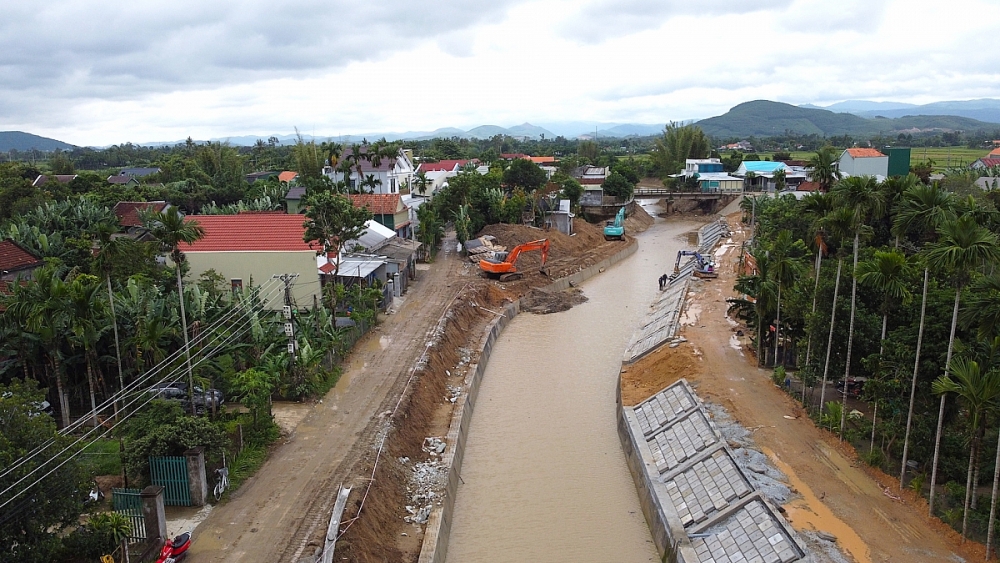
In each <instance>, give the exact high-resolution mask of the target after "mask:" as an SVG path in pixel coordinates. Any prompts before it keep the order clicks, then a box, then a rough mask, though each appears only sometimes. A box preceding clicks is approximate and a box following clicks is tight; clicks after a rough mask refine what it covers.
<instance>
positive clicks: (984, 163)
mask: <svg viewBox="0 0 1000 563" xmlns="http://www.w3.org/2000/svg"><path fill="white" fill-rule="evenodd" d="M969 168H972V169H974V170H984V169H986V168H1000V157H997V158H990V157H983V158H979V159H976V161H975V162H973V163H972V164H970V165H969Z"/></svg>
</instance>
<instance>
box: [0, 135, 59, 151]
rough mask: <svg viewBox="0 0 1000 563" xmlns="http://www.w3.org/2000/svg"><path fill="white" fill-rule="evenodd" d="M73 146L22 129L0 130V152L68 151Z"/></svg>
mask: <svg viewBox="0 0 1000 563" xmlns="http://www.w3.org/2000/svg"><path fill="white" fill-rule="evenodd" d="M75 148H76V147H75V146H73V145H71V144H69V143H64V142H62V141H57V140H55V139H50V138H48V137H40V136H38V135H32V134H31V133H24V132H22V131H0V152H7V151H9V150H12V149H13V150H17V151H30V150H31V149H35V150H40V151H54V150H64V151H68V150H73V149H75Z"/></svg>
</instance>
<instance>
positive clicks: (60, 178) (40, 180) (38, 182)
mask: <svg viewBox="0 0 1000 563" xmlns="http://www.w3.org/2000/svg"><path fill="white" fill-rule="evenodd" d="M49 180H54V181H56V182H59V183H60V184H68V183H70V182H72V181H73V180H76V174H49V175H45V174H39V175H38V177H37V178H35V181H34V182H32V183H31V185H32V187H35V188H40V187H42V186H44V185H45V183H46V182H48V181H49Z"/></svg>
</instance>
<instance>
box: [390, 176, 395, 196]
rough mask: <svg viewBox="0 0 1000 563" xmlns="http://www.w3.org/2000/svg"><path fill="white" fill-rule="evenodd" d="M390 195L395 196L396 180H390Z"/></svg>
mask: <svg viewBox="0 0 1000 563" xmlns="http://www.w3.org/2000/svg"><path fill="white" fill-rule="evenodd" d="M389 193H393V194H394V193H396V179H395V178H390V179H389Z"/></svg>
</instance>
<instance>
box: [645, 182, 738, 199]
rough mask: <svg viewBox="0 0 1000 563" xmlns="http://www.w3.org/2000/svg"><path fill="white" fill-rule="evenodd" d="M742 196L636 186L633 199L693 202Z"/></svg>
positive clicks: (732, 193) (731, 193)
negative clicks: (654, 198)
mask: <svg viewBox="0 0 1000 563" xmlns="http://www.w3.org/2000/svg"><path fill="white" fill-rule="evenodd" d="M741 195H743V193H742V192H702V191H698V192H676V191H672V190H670V189H669V188H659V187H649V186H637V187H636V188H635V192H634V197H637V198H638V197H667V198H670V199H694V200H702V201H707V200H716V199H730V200H732V199H734V198H737V197H739V196H741Z"/></svg>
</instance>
